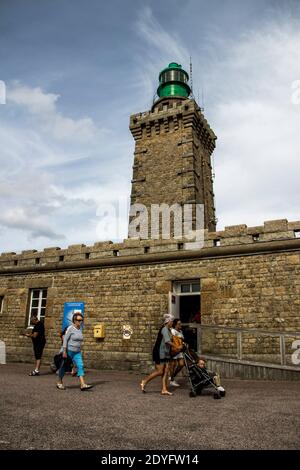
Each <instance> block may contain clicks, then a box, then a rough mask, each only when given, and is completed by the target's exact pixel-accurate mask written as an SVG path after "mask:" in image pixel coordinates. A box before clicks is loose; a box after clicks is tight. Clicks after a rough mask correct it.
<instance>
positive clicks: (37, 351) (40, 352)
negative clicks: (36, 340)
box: [33, 344, 45, 360]
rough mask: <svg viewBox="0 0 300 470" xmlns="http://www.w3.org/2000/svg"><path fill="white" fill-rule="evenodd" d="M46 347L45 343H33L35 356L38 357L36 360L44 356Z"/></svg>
mask: <svg viewBox="0 0 300 470" xmlns="http://www.w3.org/2000/svg"><path fill="white" fill-rule="evenodd" d="M44 347H45V344H34V345H33V351H34V357H35V358H36V360H38V359H41V358H42V355H43V351H44Z"/></svg>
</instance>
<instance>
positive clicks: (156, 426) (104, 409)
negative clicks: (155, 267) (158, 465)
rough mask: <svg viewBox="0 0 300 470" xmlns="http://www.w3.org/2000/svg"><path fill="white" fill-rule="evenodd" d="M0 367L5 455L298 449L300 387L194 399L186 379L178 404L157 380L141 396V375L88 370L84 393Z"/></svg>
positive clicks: (280, 385)
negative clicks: (87, 386)
mask: <svg viewBox="0 0 300 470" xmlns="http://www.w3.org/2000/svg"><path fill="white" fill-rule="evenodd" d="M30 370H31V366H30V365H28V364H7V365H1V366H0V384H1V398H0V416H1V419H0V449H3V450H4V449H7V450H9V449H11V450H19V449H23V450H25V449H28V450H30V449H39V450H43V449H49V450H52V449H98V450H99V449H101V450H107V449H111V450H113V449H120V450H123V449H127V450H134V449H144V450H156V449H157V450H158V449H159V450H180V449H186V450H189V449H197V450H202V449H299V447H300V432H299V429H300V400H299V396H300V383H299V382H298V383H297V382H264V381H242V380H226V381H225V380H224V384H223V385H224V386H225V388H226V391H227V395H226V397H225V398H223V399H221V400H214V399H213V398H212V395H211V394H209V393H206V394H205V395H204V396H198V397H196V398H190V397H189V388H188V384H187V381H186V379H185V378H184V377H182V378H180V379H179V382H180V383H181V387H180V388H177V389H176V390H174V395H173V396H172V397H166V396H161V395H160V393H159V392H160V381H159V379H155V380H154V381H152V382H151V383H150V384H149V385H148V387H147V393H145V394H143V393H142V392H141V391H140V388H139V383H140V381H141V378H142V377H141V375H139V374H137V373H133V372H116V371H99V370H89V371H88V373H87V382H88V383H91V384H93V385H94V388H93V389H92V390H91V391H88V392H81V391H80V389H79V386H78V379H77V378H73V377H70V376H67V377H66V380H65V384H66V386H67V390H65V391H59V390H57V389H56V387H55V383H56V377H55V375H54V374H52V373H51V372H50V370H49V369H48V368H47V367H46V366H44V367H42V370H41V372H42V373H41V376H39V377H29V376H28V373H29V371H30Z"/></svg>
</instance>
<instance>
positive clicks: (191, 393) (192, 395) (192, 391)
mask: <svg viewBox="0 0 300 470" xmlns="http://www.w3.org/2000/svg"><path fill="white" fill-rule="evenodd" d="M195 396H197V393H196V392H195V391H194V390H191V391H190V397H191V398H195Z"/></svg>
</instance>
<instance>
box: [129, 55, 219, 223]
mask: <svg viewBox="0 0 300 470" xmlns="http://www.w3.org/2000/svg"><path fill="white" fill-rule="evenodd" d="M188 82H189V75H188V73H187V72H186V71H185V70H183V68H182V67H181V65H179V64H177V63H175V62H172V63H170V64H169V65H168V67H166V68H165V69H163V70H162V71H161V72H160V74H159V85H158V89H157V95H158V98H157V100H156V101H155V102H154V104H153V106H152V109H151V110H149V111H146V112H142V113H138V114H134V115H132V116H131V117H130V130H131V133H132V135H133V138H134V140H135V151H134V163H133V176H132V181H131V183H132V187H131V204H143V205H144V206H145V207H146V208H147V210H148V213H149V214H150V213H151V205H153V204H168V205H169V206H172V205H173V204H180V205H181V206H183V205H185V204H191V205H192V206H193V210H195V208H196V204H203V206H204V228H206V229H208V230H209V231H214V230H215V229H216V219H215V208H214V193H213V179H212V164H211V155H212V152H213V150H214V148H215V141H216V136H215V134H214V132H213V131H212V129H211V128H210V126H209V124H208V123H207V121H206V119H205V118H204V115H203V114H202V111H201V109H200V107H199V105H198V104H197V103H196V101H195V100H194V98H191V97H190V94H191V89H190V86H189V83H188Z"/></svg>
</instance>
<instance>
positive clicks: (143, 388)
mask: <svg viewBox="0 0 300 470" xmlns="http://www.w3.org/2000/svg"><path fill="white" fill-rule="evenodd" d="M145 386H146V385H145V382H144V381H143V380H142V381H141V383H140V387H141V390H142V392H143V393H146V390H145Z"/></svg>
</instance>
